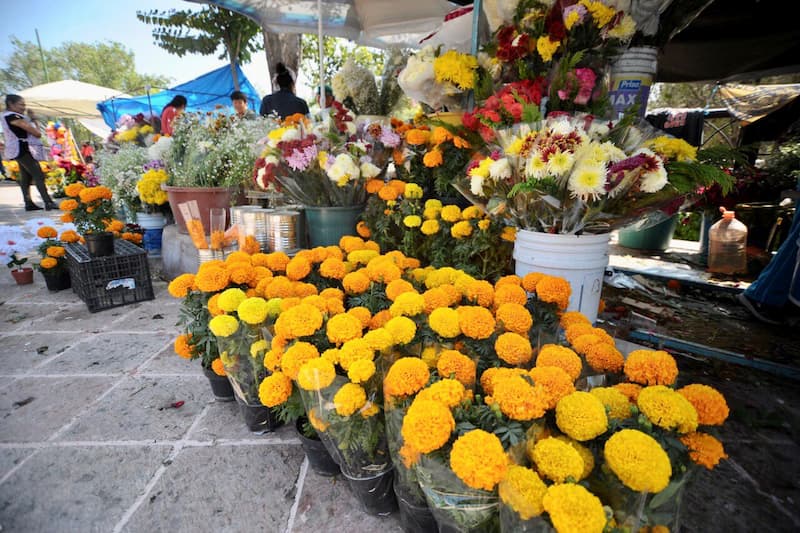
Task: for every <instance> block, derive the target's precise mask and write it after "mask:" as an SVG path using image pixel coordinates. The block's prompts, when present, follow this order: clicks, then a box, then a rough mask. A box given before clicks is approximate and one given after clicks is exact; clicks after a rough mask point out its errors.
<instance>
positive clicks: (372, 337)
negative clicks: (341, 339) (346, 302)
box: [348, 309, 394, 352]
mask: <svg viewBox="0 0 800 533" xmlns="http://www.w3.org/2000/svg"><path fill="white" fill-rule="evenodd" d="M351 311H352V309H351ZM349 312H350V311H348V313H349ZM363 339H364V342H366V343H367V346H369V347H370V349H371V350H374V351H376V352H382V351H384V350H387V349H389V348H391V347H392V346H393V345H394V337H392V334H391V333H389V332H388V331H387V330H386V329H385V328H377V329H373V330H370V331H368V332H366V333H365V334H364V337H363Z"/></svg>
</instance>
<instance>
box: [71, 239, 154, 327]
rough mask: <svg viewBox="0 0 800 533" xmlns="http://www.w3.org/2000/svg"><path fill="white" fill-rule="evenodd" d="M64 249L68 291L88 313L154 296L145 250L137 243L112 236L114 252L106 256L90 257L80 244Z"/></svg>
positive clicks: (149, 298) (150, 298)
mask: <svg viewBox="0 0 800 533" xmlns="http://www.w3.org/2000/svg"><path fill="white" fill-rule="evenodd" d="M65 248H66V250H67V266H68V267H69V275H70V278H71V279H72V290H73V291H74V292H75V293H76V294H77V295H78V296H79V297H80V299H81V300H83V301H84V302H86V306H87V307H88V308H89V311H90V312H92V313H95V312H97V311H102V310H103V309H111V308H112V307H118V306H120V305H127V304H132V303H134V302H142V301H144V300H152V299H154V298H155V296H154V295H153V283H152V281H151V280H150V265H149V264H148V262H147V253H146V252H145V251H144V250H142V249H141V248H139V247H138V246H136V245H134V244H131V243H129V242H128V241H125V240H122V239H115V240H114V252H115V254H114V255H109V256H106V257H91V256H90V255H89V252H88V251H87V250H86V247H85V246H83V245H82V244H67V245H66V246H65Z"/></svg>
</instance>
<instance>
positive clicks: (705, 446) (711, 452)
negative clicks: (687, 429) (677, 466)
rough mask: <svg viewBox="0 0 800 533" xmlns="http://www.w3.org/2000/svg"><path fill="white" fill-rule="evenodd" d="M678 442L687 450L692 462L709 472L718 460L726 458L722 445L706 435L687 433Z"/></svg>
mask: <svg viewBox="0 0 800 533" xmlns="http://www.w3.org/2000/svg"><path fill="white" fill-rule="evenodd" d="M680 440H681V442H682V443H683V444H684V446H686V447H687V448H688V449H689V457H690V458H691V459H692V461H693V462H695V463H697V464H699V465H701V466H704V467H706V468H707V469H709V470H712V469H713V468H714V467H715V466H717V464H719V462H720V460H722V459H727V458H728V454H726V453H725V449H724V448H723V447H722V443H721V442H720V441H718V440H717V439H715V438H714V437H713V436H711V435H708V434H707V433H688V434H686V435H683V436H682V437H680Z"/></svg>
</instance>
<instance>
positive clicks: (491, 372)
mask: <svg viewBox="0 0 800 533" xmlns="http://www.w3.org/2000/svg"><path fill="white" fill-rule="evenodd" d="M519 372H524V370H523V369H521V368H505V367H490V368H487V369H486V370H484V371H483V374H481V388H482V389H483V391H484V393H486V395H487V396H491V395H492V394H494V383H495V381H497V380H499V379H505V378H507V377H510V376H515V375H518V374H519Z"/></svg>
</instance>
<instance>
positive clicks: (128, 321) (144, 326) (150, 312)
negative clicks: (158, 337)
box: [110, 297, 180, 337]
mask: <svg viewBox="0 0 800 533" xmlns="http://www.w3.org/2000/svg"><path fill="white" fill-rule="evenodd" d="M119 309H120V310H121V311H127V312H126V313H124V314H122V315H120V316H119V317H116V318H114V319H113V321H112V323H111V324H110V326H111V327H114V328H117V329H124V330H130V331H133V330H140V331H155V332H165V333H169V336H172V337H174V336H175V335H177V334H178V326H177V322H178V311H179V309H180V301H179V300H175V299H174V298H169V299H167V300H165V299H164V298H163V297H162V298H159V299H156V300H151V301H146V302H137V303H134V304H130V305H127V306H123V307H120V308H119Z"/></svg>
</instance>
